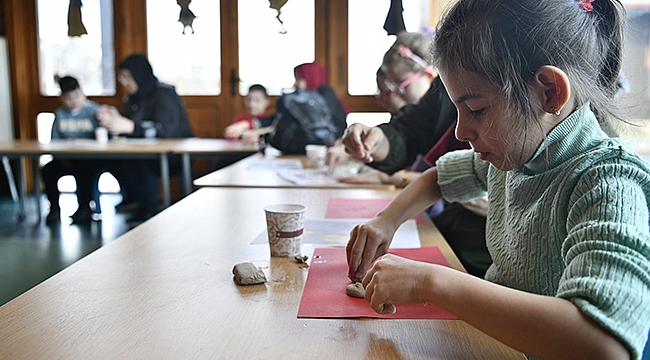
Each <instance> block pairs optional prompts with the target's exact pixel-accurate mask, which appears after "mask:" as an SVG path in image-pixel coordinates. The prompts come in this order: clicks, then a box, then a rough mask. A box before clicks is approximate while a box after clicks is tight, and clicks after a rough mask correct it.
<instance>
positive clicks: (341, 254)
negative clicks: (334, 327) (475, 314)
mask: <svg viewBox="0 0 650 360" xmlns="http://www.w3.org/2000/svg"><path fill="white" fill-rule="evenodd" d="M389 253H391V254H395V255H399V256H402V257H405V258H409V259H412V260H417V261H424V262H428V263H433V264H440V265H444V266H449V264H448V263H447V260H445V258H444V257H443V256H442V253H441V252H440V249H439V248H438V247H424V248H412V249H391V250H390V251H389ZM347 274H348V265H347V262H346V257H345V249H342V248H316V249H314V255H313V257H312V260H311V265H310V267H309V275H308V276H307V281H306V283H305V289H304V291H303V293H302V300H301V302H300V308H299V309H298V317H299V318H358V317H370V318H379V319H427V320H454V319H458V318H457V317H456V316H454V315H452V314H450V313H449V312H447V311H446V310H443V309H441V308H439V307H438V306H436V305H433V304H395V306H396V308H397V312H396V313H395V314H392V315H382V314H377V313H376V312H375V311H374V310H373V309H372V308H371V307H370V304H369V303H368V302H367V301H366V300H365V299H358V298H353V297H350V296H348V295H347V294H346V293H345V288H346V286H347V285H348V284H349V283H350V280H349V279H348V276H347Z"/></svg>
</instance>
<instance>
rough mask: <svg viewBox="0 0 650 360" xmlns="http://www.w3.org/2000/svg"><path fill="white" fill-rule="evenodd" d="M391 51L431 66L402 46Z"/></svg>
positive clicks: (424, 65)
mask: <svg viewBox="0 0 650 360" xmlns="http://www.w3.org/2000/svg"><path fill="white" fill-rule="evenodd" d="M592 1H593V0H592ZM393 50H395V51H396V52H397V53H398V54H400V56H402V57H405V58H407V59H411V60H413V61H415V62H416V63H417V64H418V65H420V66H422V67H423V68H425V69H426V68H428V67H430V66H431V65H430V64H428V63H427V62H426V61H424V60H423V59H422V58H421V57H419V56H417V55H416V54H414V53H413V51H412V50H411V49H410V48H409V47H408V46H404V45H398V46H393Z"/></svg>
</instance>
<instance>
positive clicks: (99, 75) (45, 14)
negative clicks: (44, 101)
mask: <svg viewBox="0 0 650 360" xmlns="http://www.w3.org/2000/svg"><path fill="white" fill-rule="evenodd" d="M69 4H70V1H69V0H37V11H38V43H39V59H38V60H39V78H40V90H41V93H42V94H43V95H45V96H56V95H59V92H60V90H59V86H58V84H57V83H56V81H55V80H54V76H55V75H59V76H65V75H70V76H74V77H76V78H77V79H78V80H79V83H80V84H81V87H82V89H83V91H84V92H85V93H86V95H113V94H115V71H114V69H115V63H114V52H113V8H112V1H111V0H96V1H84V2H83V6H82V7H81V16H82V21H83V24H84V26H85V28H86V30H87V32H88V34H86V35H81V36H75V37H70V36H68V6H69Z"/></svg>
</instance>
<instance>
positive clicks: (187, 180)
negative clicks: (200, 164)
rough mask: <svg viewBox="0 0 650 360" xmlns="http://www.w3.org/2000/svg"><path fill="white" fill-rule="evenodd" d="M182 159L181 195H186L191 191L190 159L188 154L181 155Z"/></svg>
mask: <svg viewBox="0 0 650 360" xmlns="http://www.w3.org/2000/svg"><path fill="white" fill-rule="evenodd" d="M182 159H183V195H184V196H187V195H189V194H190V193H191V192H192V161H191V158H190V154H188V153H185V154H183V155H182Z"/></svg>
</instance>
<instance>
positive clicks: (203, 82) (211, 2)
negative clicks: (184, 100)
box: [147, 0, 221, 95]
mask: <svg viewBox="0 0 650 360" xmlns="http://www.w3.org/2000/svg"><path fill="white" fill-rule="evenodd" d="M179 2H181V3H182V2H183V1H179ZM188 8H189V11H191V13H189V12H187V11H183V12H182V13H181V7H180V6H179V5H178V4H177V2H176V1H160V0H147V42H148V57H149V62H151V66H152V67H153V71H154V74H155V75H156V76H157V77H158V78H159V79H160V80H161V81H163V82H166V83H168V84H170V85H174V86H175V87H176V91H177V92H178V94H179V95H219V94H221V40H220V39H221V30H220V26H221V25H220V24H221V20H220V18H221V15H220V5H219V1H218V0H208V1H193V2H191V3H190V4H189V5H188ZM191 14H194V15H193V16H196V18H193V17H192V15H191ZM181 17H182V18H183V20H184V21H185V23H186V24H189V23H191V26H184V24H183V23H182V22H181V21H180V19H181Z"/></svg>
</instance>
